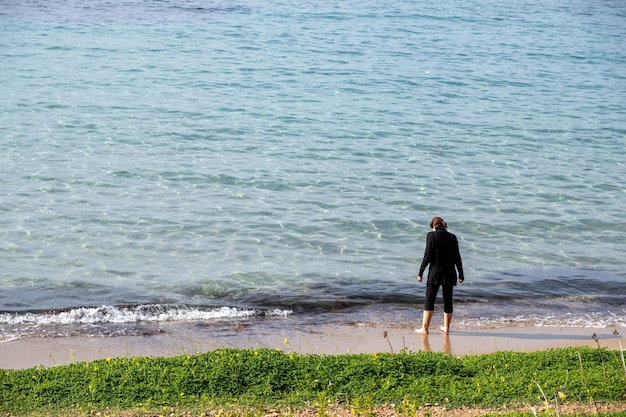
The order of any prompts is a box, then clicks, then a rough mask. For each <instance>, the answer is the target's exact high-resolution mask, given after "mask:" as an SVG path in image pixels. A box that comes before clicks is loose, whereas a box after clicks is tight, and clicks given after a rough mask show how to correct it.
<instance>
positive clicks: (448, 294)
mask: <svg viewBox="0 0 626 417" xmlns="http://www.w3.org/2000/svg"><path fill="white" fill-rule="evenodd" d="M439 287H443V312H444V313H452V310H453V308H452V290H453V289H454V285H441V284H435V285H426V302H425V303H424V310H426V311H432V310H434V309H435V298H437V293H438V292H439Z"/></svg>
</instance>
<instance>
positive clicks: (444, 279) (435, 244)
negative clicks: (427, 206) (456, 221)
mask: <svg viewBox="0 0 626 417" xmlns="http://www.w3.org/2000/svg"><path fill="white" fill-rule="evenodd" d="M430 228H431V229H432V232H428V235H426V249H425V250H424V259H423V260H422V265H421V266H420V270H419V274H418V275H417V281H418V282H422V274H424V270H425V269H426V266H428V265H430V267H429V268H428V281H427V282H426V302H425V303H424V316H423V318H422V327H421V328H419V329H415V332H416V333H420V334H428V326H429V325H430V320H431V319H432V317H433V313H434V311H435V298H436V297H437V293H438V292H439V287H442V288H443V326H441V328H440V329H441V331H442V332H443V333H445V334H448V331H449V330H450V322H451V321H452V310H453V309H452V290H453V289H454V286H455V285H456V282H457V270H458V272H459V276H458V281H459V283H461V282H463V281H464V280H465V276H464V275H463V263H462V262H461V254H460V252H459V242H458V240H457V239H456V236H455V235H453V234H452V233H450V232H448V225H447V224H446V222H445V221H444V220H443V219H442V218H441V217H434V218H433V219H432V220H431V221H430ZM455 267H456V269H455Z"/></svg>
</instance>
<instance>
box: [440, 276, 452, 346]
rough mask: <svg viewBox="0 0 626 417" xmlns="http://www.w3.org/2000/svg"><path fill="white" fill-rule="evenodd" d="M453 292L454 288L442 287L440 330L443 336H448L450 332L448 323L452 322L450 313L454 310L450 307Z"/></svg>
mask: <svg viewBox="0 0 626 417" xmlns="http://www.w3.org/2000/svg"><path fill="white" fill-rule="evenodd" d="M453 290H454V286H452V285H444V286H443V326H441V327H440V329H441V331H442V332H444V333H445V334H448V332H449V331H450V323H451V322H452V311H453V310H454V309H453V307H452V292H453Z"/></svg>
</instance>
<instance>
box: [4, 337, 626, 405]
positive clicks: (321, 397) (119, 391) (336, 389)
mask: <svg viewBox="0 0 626 417" xmlns="http://www.w3.org/2000/svg"><path fill="white" fill-rule="evenodd" d="M620 354H621V352H620V351H618V350H607V349H595V348H586V347H581V348H567V349H553V350H546V351H540V352H534V353H519V352H497V353H492V354H486V355H473V356H463V357H453V356H450V355H446V354H443V353H434V352H415V353H409V352H400V353H396V354H392V353H377V354H361V355H352V354H346V355H301V354H296V353H285V352H282V351H279V350H270V349H258V350H238V349H221V350H216V351H212V352H208V353H203V354H195V355H183V356H177V357H167V358H146V357H136V358H121V359H106V360H99V361H94V362H81V363H75V364H71V365H66V366H58V367H52V368H44V367H39V368H32V369H25V370H0V411H1V412H5V413H7V414H5V415H10V414H9V413H11V414H27V413H31V415H34V414H32V413H43V414H54V413H55V412H56V413H61V412H63V413H66V414H68V413H69V414H71V411H72V410H73V411H74V412H81V411H85V410H107V409H109V410H111V409H112V410H118V411H119V410H153V411H156V412H157V413H158V412H160V411H159V410H165V409H168V408H170V407H174V408H175V409H176V410H192V411H194V412H198V414H196V415H200V410H202V409H217V408H220V407H223V408H224V409H234V408H237V407H239V408H240V409H249V410H254V409H255V408H258V407H265V408H267V407H273V408H277V409H282V410H285V409H297V408H303V407H311V406H314V407H316V408H317V409H318V410H320V411H319V414H320V415H324V409H325V407H326V406H327V405H336V404H350V406H351V407H352V410H353V411H355V410H356V411H358V410H371V409H373V408H375V407H382V406H385V405H389V404H394V405H395V406H396V413H397V414H398V415H406V416H410V415H415V410H416V409H417V408H418V407H420V406H422V405H424V404H440V405H444V406H446V407H450V408H455V407H476V408H486V409H492V408H493V409H495V408H501V407H503V406H519V405H526V404H528V405H529V407H530V406H541V405H542V404H545V403H546V402H547V403H548V404H552V405H555V404H563V403H568V402H577V403H594V402H605V403H606V402H610V403H623V402H624V401H625V400H626V369H624V366H623V364H622V359H621V355H620ZM557 401H558V403H557ZM529 409H530V408H529ZM356 411H355V413H356ZM69 414H68V415H69ZM356 414H358V413H356ZM103 415H104V414H103ZM156 415H158V414H156ZM250 415H254V413H252V414H250ZM260 415H262V414H260ZM362 415H365V414H362ZM512 415H513V414H512ZM519 415H520V416H521V415H524V416H532V414H530V411H529V412H527V413H525V414H524V413H522V414H519ZM552 415H556V414H552ZM622 415H624V414H622Z"/></svg>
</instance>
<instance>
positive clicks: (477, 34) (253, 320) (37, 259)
mask: <svg viewBox="0 0 626 417" xmlns="http://www.w3.org/2000/svg"><path fill="white" fill-rule="evenodd" d="M625 150H626V3H624V2H623V1H621V0H584V1H583V0H573V1H569V2H558V1H552V0H547V1H541V2H539V1H519V2H501V1H495V0H481V1H476V2H467V1H458V0H442V1H438V2H421V3H416V2H413V1H406V0H390V1H386V2H379V1H371V0H365V1H358V2H356V1H350V0H348V1H341V2H339V1H334V0H320V1H312V2H298V1H293V0H278V1H272V2H269V1H264V0H261V1H251V0H232V1H225V0H216V1H213V0H160V1H156V0H154V1H152V0H119V1H117V0H115V1H108V0H107V1H105V0H70V1H60V0H47V1H43V0H19V1H18V0H0V266H1V268H0V341H8V340H14V339H18V338H24V337H52V336H63V335H75V334H84V335H95V336H109V335H118V334H136V333H142V334H143V333H148V334H149V333H150V332H152V331H157V330H158V328H159V324H161V323H164V322H168V323H170V322H172V323H176V322H181V323H187V324H189V323H194V322H196V323H202V325H203V326H209V327H210V326H211V323H214V322H215V323H217V322H220V323H223V322H224V321H229V320H234V321H246V324H247V325H249V326H254V325H256V324H259V325H261V323H267V322H268V320H269V321H270V323H272V325H275V326H281V325H292V324H293V323H355V324H362V325H368V326H399V327H410V326H414V325H415V324H416V322H417V321H418V320H419V319H420V317H421V308H422V302H423V295H424V290H425V288H424V284H418V283H417V281H416V279H415V277H416V274H417V270H418V268H419V263H420V261H421V257H422V254H423V250H424V244H425V237H426V233H427V232H428V222H429V220H430V219H431V218H432V217H433V216H442V217H444V218H445V219H446V220H447V221H448V224H449V227H450V231H451V232H453V233H455V234H456V235H457V237H458V238H459V241H460V247H461V254H462V256H463V261H464V265H465V270H466V282H465V283H464V284H463V285H462V286H459V287H457V289H456V291H455V299H456V304H455V316H456V318H455V322H454V325H455V326H456V327H457V328H458V327H460V328H467V329H472V328H481V327H494V326H518V325H524V326H589V327H600V328H605V327H611V326H622V327H623V326H626V302H625V300H626V297H625V296H624V295H625V291H624V286H625V284H626V272H625V270H626V268H625V267H626V258H625V256H624V254H625V253H626V219H625V215H626V191H625V190H626V181H625V178H626V166H625V163H626V151H625ZM438 308H440V305H439V306H438ZM285 317H288V318H289V319H288V320H285ZM281 323H283V324H281ZM311 325H313V324H311Z"/></svg>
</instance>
